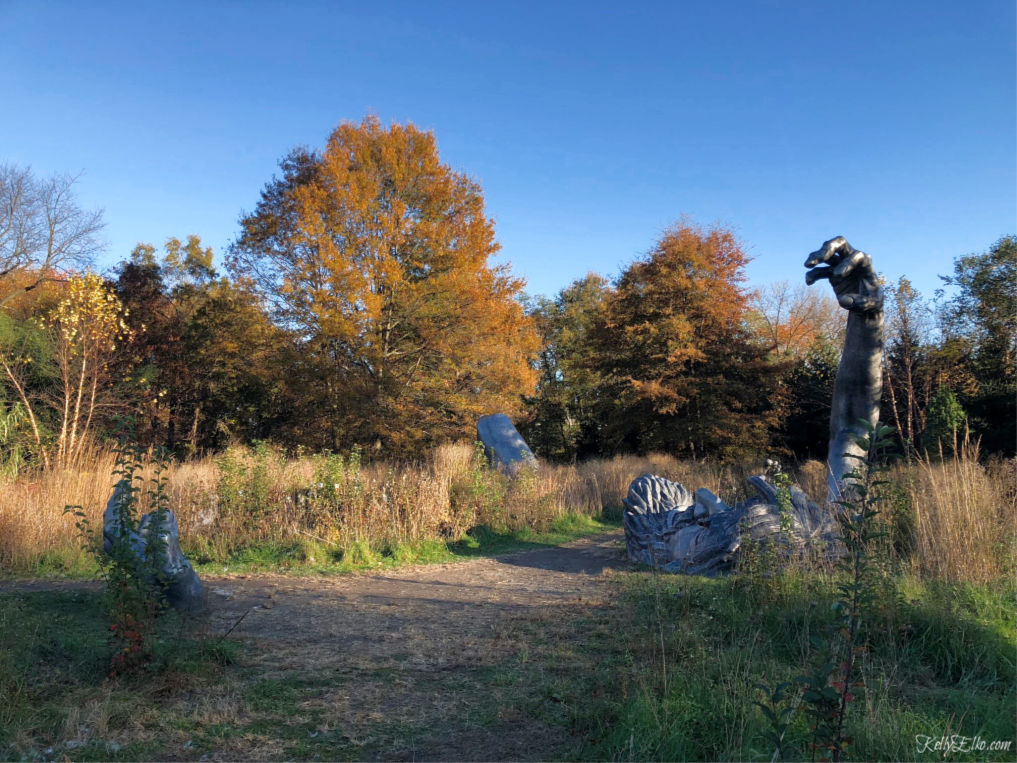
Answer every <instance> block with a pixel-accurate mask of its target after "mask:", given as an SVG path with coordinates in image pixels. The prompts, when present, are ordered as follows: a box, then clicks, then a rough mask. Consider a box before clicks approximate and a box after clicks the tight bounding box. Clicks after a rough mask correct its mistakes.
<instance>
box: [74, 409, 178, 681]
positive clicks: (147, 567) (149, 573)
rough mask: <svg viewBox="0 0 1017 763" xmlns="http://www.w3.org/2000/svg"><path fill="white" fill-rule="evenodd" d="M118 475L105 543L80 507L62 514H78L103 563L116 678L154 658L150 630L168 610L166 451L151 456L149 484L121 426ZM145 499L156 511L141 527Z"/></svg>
mask: <svg viewBox="0 0 1017 763" xmlns="http://www.w3.org/2000/svg"><path fill="white" fill-rule="evenodd" d="M115 452H116V456H117V460H116V466H115V468H114V471H113V476H115V477H117V481H116V485H115V487H114V493H113V498H112V517H110V518H109V519H110V521H108V522H106V524H105V526H104V528H103V533H102V537H103V541H102V542H97V540H96V533H95V532H93V529H92V527H91V523H90V522H89V521H88V519H87V518H86V516H85V514H84V511H83V510H82V508H81V507H80V506H66V507H65V508H64V513H69V514H72V515H73V516H75V517H76V518H77V521H76V523H75V525H76V527H77V529H78V534H79V537H80V539H81V544H82V547H83V548H84V549H85V550H86V551H87V552H89V553H90V554H92V555H93V556H94V557H95V559H96V561H97V562H98V564H99V567H100V569H101V571H102V575H103V578H104V579H105V582H106V599H107V604H108V607H109V613H110V626H109V633H110V644H111V646H112V648H113V655H112V657H111V658H110V670H109V675H110V677H111V678H116V677H119V676H121V675H126V674H131V673H135V672H137V671H138V670H140V669H141V668H143V667H144V666H145V665H147V664H148V663H149V662H150V661H151V659H152V656H153V654H152V643H153V642H152V639H151V635H152V629H153V626H154V624H155V621H156V618H157V617H158V616H159V615H160V614H161V613H162V612H163V611H164V609H165V600H164V595H163V591H164V586H165V583H166V581H165V580H164V579H163V573H162V567H163V565H162V561H163V559H164V556H165V553H166V542H165V540H164V539H163V535H162V533H161V532H160V529H161V528H162V527H163V526H164V523H165V522H166V519H167V514H168V512H169V496H168V495H167V492H166V482H167V479H166V470H167V467H168V460H169V459H168V454H167V452H166V451H165V450H164V449H157V450H155V451H154V452H153V454H152V456H151V463H152V468H153V474H152V477H151V478H150V479H149V481H148V484H147V486H146V485H145V482H144V478H143V476H142V470H143V468H144V466H145V461H146V459H145V453H144V452H143V451H142V449H141V448H140V446H138V444H137V443H136V442H135V441H134V440H133V438H131V437H130V434H129V426H128V425H123V426H122V427H121V433H120V436H119V438H118V444H117V448H116V451H115ZM143 497H144V498H147V501H148V504H149V506H150V507H151V508H152V511H151V513H150V515H149V518H148V520H147V521H146V522H145V523H144V524H145V526H142V523H141V521H140V516H139V515H140V505H141V502H142V498H143Z"/></svg>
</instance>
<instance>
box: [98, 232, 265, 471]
mask: <svg viewBox="0 0 1017 763" xmlns="http://www.w3.org/2000/svg"><path fill="white" fill-rule="evenodd" d="M212 261H213V253H212V250H211V249H210V248H208V247H205V246H204V245H203V244H202V243H201V240H200V238H199V237H197V236H194V235H192V236H188V237H187V239H186V241H183V242H182V241H181V240H180V239H177V238H170V239H168V240H167V241H166V243H165V245H164V247H163V252H162V254H161V256H160V255H158V254H157V252H156V249H155V247H153V246H152V245H150V244H139V245H138V246H137V247H135V249H134V251H133V252H132V253H131V256H130V258H129V259H127V260H125V261H123V262H121V263H120V264H119V266H118V269H117V270H118V277H117V282H116V289H117V293H118V295H119V296H120V298H121V299H122V300H123V301H124V302H125V304H126V305H127V306H128V307H129V309H130V312H129V317H128V321H129V323H130V325H131V326H132V327H133V329H134V335H133V340H132V342H131V343H130V359H129V364H130V365H129V367H127V368H125V371H124V376H125V377H126V378H127V380H128V382H129V383H128V384H125V385H124V386H125V395H126V396H128V397H129V398H130V399H131V400H132V401H133V404H134V406H135V408H136V409H137V410H138V411H139V413H143V415H141V416H139V420H138V424H137V426H138V431H137V436H138V437H139V439H140V440H141V441H142V442H143V443H145V444H149V445H153V444H159V445H164V446H166V447H167V448H169V449H170V450H171V451H174V452H177V453H180V454H181V455H187V454H193V453H195V452H197V451H199V450H206V449H216V448H219V447H222V446H223V445H225V444H227V443H228V442H229V441H230V440H231V439H238V440H241V441H244V440H250V439H253V438H264V437H266V436H267V435H268V434H269V433H270V430H271V425H272V423H273V420H274V416H275V414H276V413H277V409H276V407H275V405H274V403H275V402H276V399H277V395H276V392H277V389H276V384H277V381H278V379H279V378H280V376H281V373H282V365H283V361H282V356H281V347H282V344H283V338H282V334H281V332H279V330H278V329H276V328H275V327H274V326H273V325H272V324H271V322H270V321H269V319H268V316H267V315H266V314H265V312H264V310H263V309H262V306H261V304H260V300H259V299H258V297H257V296H256V295H255V294H254V293H253V292H252V290H251V289H249V288H246V285H245V283H244V282H243V281H237V282H231V281H229V280H227V279H225V278H222V277H220V276H219V274H218V273H217V271H216V269H215V267H214V266H213V262H212Z"/></svg>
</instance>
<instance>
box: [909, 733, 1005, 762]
mask: <svg viewBox="0 0 1017 763" xmlns="http://www.w3.org/2000/svg"><path fill="white" fill-rule="evenodd" d="M915 748H916V749H915V751H916V752H917V753H919V754H921V753H928V752H938V753H940V754H941V755H942V756H943V757H947V756H949V755H953V754H956V753H964V752H1009V751H1010V750H1012V749H1013V740H1012V739H983V738H982V737H980V736H978V735H977V734H976V735H975V736H971V737H969V736H964V735H963V734H949V735H947V734H943V735H942V736H928V735H926V734H915Z"/></svg>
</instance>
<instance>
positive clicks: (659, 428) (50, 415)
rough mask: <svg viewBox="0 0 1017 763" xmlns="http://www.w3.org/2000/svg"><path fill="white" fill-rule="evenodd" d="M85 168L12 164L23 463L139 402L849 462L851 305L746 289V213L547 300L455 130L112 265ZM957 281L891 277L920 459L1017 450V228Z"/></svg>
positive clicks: (599, 445) (665, 238) (388, 144)
mask: <svg viewBox="0 0 1017 763" xmlns="http://www.w3.org/2000/svg"><path fill="white" fill-rule="evenodd" d="M73 185H74V178H71V177H54V178H51V179H46V180H43V179H39V178H37V177H35V176H34V175H33V174H32V173H31V171H29V170H27V169H23V168H18V167H14V166H10V165H4V166H2V167H0V375H2V378H0V468H2V469H4V470H6V471H7V472H8V473H10V472H14V471H17V470H19V469H22V468H25V467H30V466H33V465H38V466H41V467H49V466H56V465H66V464H72V463H74V462H75V461H76V460H77V459H80V458H81V457H82V455H83V454H84V453H85V452H86V451H87V449H88V448H90V447H92V445H93V444H95V443H96V442H101V441H103V440H104V439H106V438H108V437H110V436H111V432H112V428H113V421H114V419H115V418H116V417H118V416H122V415H125V414H126V415H129V416H131V417H132V418H133V420H134V422H135V428H136V434H137V436H138V438H139V439H140V441H141V442H142V444H144V445H151V446H154V445H161V446H165V447H167V448H168V449H170V450H171V451H172V452H174V453H176V454H177V455H179V456H182V457H186V456H189V455H195V454H199V453H204V452H209V451H216V450H220V449H222V448H224V447H226V446H227V445H229V444H231V443H250V442H253V441H258V440H271V441H274V442H277V443H279V444H281V445H283V446H286V447H288V448H291V449H294V450H297V449H308V450H314V451H320V450H331V451H343V450H347V449H351V448H360V449H362V450H363V451H364V452H365V453H366V454H367V455H368V456H370V454H371V453H374V452H378V453H384V454H385V455H386V456H393V455H395V456H400V457H413V456H415V455H416V454H418V453H420V452H421V450H422V449H424V448H426V447H428V446H430V445H433V444H436V443H440V442H443V441H447V440H453V439H463V438H471V437H473V433H474V429H473V427H474V425H475V422H476V419H477V417H478V416H480V415H483V414H485V413H491V412H495V411H501V412H505V413H508V414H509V415H510V416H512V417H513V418H514V419H515V420H516V421H517V422H518V425H519V428H520V429H521V431H522V432H523V434H524V436H525V437H526V438H527V440H528V441H529V442H530V444H531V446H532V447H533V448H534V449H535V450H536V451H537V452H538V454H539V455H542V456H543V457H545V458H548V459H552V460H558V461H569V460H575V459H582V458H586V457H590V456H604V455H612V454H617V453H623V452H646V451H650V450H663V451H668V452H671V453H673V454H675V455H678V456H689V457H708V456H709V457H719V458H724V459H736V458H742V457H745V456H749V455H759V454H760V453H762V452H764V451H766V452H778V453H784V454H786V455H789V456H794V457H798V458H806V457H819V458H822V457H823V456H824V455H825V449H826V441H827V421H828V416H829V404H830V397H831V394H832V386H833V379H834V375H835V373H836V367H837V363H838V361H839V352H840V345H841V337H840V336H839V334H840V332H841V331H842V326H843V316H842V315H841V312H840V310H839V308H838V307H837V305H836V302H835V301H834V300H832V299H831V298H830V297H829V296H828V295H826V294H824V293H823V292H822V291H821V290H819V289H811V290H810V289H806V288H805V287H804V285H801V286H796V287H795V286H791V285H789V284H786V283H781V284H772V285H769V286H767V287H764V288H758V289H752V288H750V287H749V286H748V285H747V284H746V280H745V272H744V271H745V266H746V264H747V262H748V257H747V255H746V253H745V250H744V247H743V245H742V244H741V243H740V242H739V241H738V240H737V239H736V237H735V236H734V235H733V234H732V233H731V231H730V230H727V229H725V228H724V227H722V226H716V225H715V226H700V225H697V224H696V223H695V222H693V221H691V220H688V219H685V218H683V219H680V220H679V221H678V222H676V223H675V224H674V225H673V226H672V227H671V228H669V229H668V230H667V231H665V232H664V234H663V235H662V236H661V237H660V238H659V240H658V241H657V242H656V243H655V244H654V245H653V246H652V248H650V250H649V251H648V253H647V254H646V255H644V256H643V257H640V258H637V259H636V260H634V261H633V262H631V263H630V264H629V265H628V266H627V267H626V268H624V270H623V271H622V272H621V274H620V275H618V277H617V278H615V279H614V280H613V281H608V280H607V279H605V278H603V277H601V276H598V275H594V274H589V275H587V276H585V277H583V278H581V279H579V280H577V281H575V282H574V283H572V284H570V285H568V286H567V287H565V288H564V289H562V290H561V291H560V292H559V293H558V294H557V295H555V296H554V297H535V298H534V297H527V296H526V295H525V294H524V292H523V287H524V284H523V282H522V281H521V280H520V279H518V278H516V277H515V276H513V275H512V273H511V272H510V271H509V270H508V268H507V267H505V266H501V265H496V264H494V262H493V261H492V258H493V256H494V255H495V254H496V252H497V251H498V244H497V242H496V240H495V235H494V225H493V223H492V221H491V220H490V219H489V218H488V217H487V215H486V211H485V208H484V199H483V193H482V190H481V188H480V186H479V185H478V184H477V183H476V182H475V181H474V180H472V179H471V178H469V177H468V176H467V175H465V174H462V173H459V172H456V171H454V170H452V169H451V168H450V167H448V166H447V165H445V164H443V163H442V162H441V160H440V158H439V155H438V150H437V145H436V142H435V138H434V136H433V134H431V133H429V132H424V131H421V130H418V129H416V128H415V127H413V126H412V125H399V124H393V125H391V126H389V127H385V126H383V125H381V124H380V122H379V121H378V120H377V119H374V118H367V119H365V120H363V121H362V122H361V123H359V124H354V123H343V124H341V125H339V127H337V128H336V130H335V131H334V132H333V133H332V134H331V136H330V137H329V140H328V142H327V144H326V145H325V147H324V148H323V149H321V150H320V151H313V150H309V149H296V150H294V151H292V152H291V153H289V154H288V155H287V156H285V157H284V158H283V160H282V161H281V162H280V174H279V175H278V176H277V177H273V178H272V179H271V180H270V181H269V182H268V183H267V184H266V185H265V187H264V189H263V190H262V192H261V197H260V200H259V201H258V203H257V204H256V206H255V208H254V210H253V211H252V212H249V213H244V214H242V215H241V218H240V226H239V227H240V230H239V234H238V236H237V238H236V239H235V241H234V242H233V243H232V244H231V245H230V247H229V248H228V250H227V251H226V252H225V270H224V271H223V272H220V271H219V270H218V269H217V268H216V267H215V265H214V264H213V252H212V250H211V249H210V248H208V247H207V246H205V245H204V244H203V243H202V242H201V240H200V239H199V238H198V237H196V236H187V237H185V238H184V239H177V238H172V239H170V240H168V241H167V242H165V243H164V245H163V246H162V248H161V249H157V248H156V247H154V246H152V245H150V244H139V245H138V246H137V247H135V249H134V250H133V251H132V252H130V253H129V254H128V255H127V256H125V258H124V259H123V260H122V261H120V262H119V263H118V264H117V265H116V266H115V267H114V268H112V270H111V271H110V272H108V273H106V274H105V275H104V276H99V275H97V274H95V273H94V272H92V271H91V270H90V269H89V267H90V263H91V262H92V261H93V258H94V255H95V254H96V252H97V251H99V249H100V246H99V243H98V242H99V236H100V234H101V229H102V220H101V215H99V214H98V213H95V212H89V211H86V210H83V209H81V208H80V207H79V206H78V205H77V203H76V201H75V200H74V197H73ZM944 280H945V282H946V284H947V285H950V286H952V287H954V290H955V293H954V295H953V296H952V297H950V298H949V299H947V298H946V297H945V296H943V295H937V297H936V298H935V299H934V300H927V299H925V298H924V297H923V296H922V295H920V294H918V293H917V292H916V291H915V290H914V289H913V287H912V286H911V284H910V283H909V282H908V281H907V280H906V279H901V280H900V282H898V283H897V284H891V285H888V287H887V290H888V293H889V298H888V310H887V351H886V359H885V374H886V383H885V384H884V398H885V399H884V409H883V410H884V414H883V415H884V418H888V419H890V420H891V422H892V423H894V424H895V425H896V426H897V427H898V429H899V431H900V435H901V437H902V439H903V440H904V442H905V443H906V444H907V445H908V446H909V447H911V448H914V449H936V448H939V447H941V443H943V444H945V447H947V448H949V444H950V442H952V432H953V431H955V430H956V429H957V428H958V427H964V426H970V427H971V429H972V431H973V432H974V434H975V435H976V436H980V437H981V438H982V442H983V448H984V449H986V450H989V451H992V452H999V453H1002V454H1005V455H1012V454H1013V452H1014V445H1015V440H1017V437H1015V434H1014V425H1015V419H1017V414H1015V411H1014V400H1015V397H1017V384H1015V373H1014V353H1015V336H1017V317H1015V316H1017V305H1015V301H1017V297H1015V294H1017V238H1015V237H1014V236H1005V237H1003V238H1002V239H1000V240H999V241H997V242H996V243H995V244H994V245H992V247H991V248H990V249H989V250H988V251H987V252H986V253H983V254H971V255H964V256H960V257H958V258H957V259H956V261H955V263H954V272H953V273H952V274H950V275H949V276H946V277H945V278H944Z"/></svg>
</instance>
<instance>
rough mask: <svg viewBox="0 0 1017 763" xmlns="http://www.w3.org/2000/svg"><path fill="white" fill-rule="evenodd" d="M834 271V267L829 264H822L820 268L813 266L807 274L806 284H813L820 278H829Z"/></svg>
mask: <svg viewBox="0 0 1017 763" xmlns="http://www.w3.org/2000/svg"><path fill="white" fill-rule="evenodd" d="M831 273H833V268H831V267H830V266H829V265H821V266H819V267H818V268H813V269H812V270H810V271H808V272H807V273H806V274H805V284H806V286H812V284H814V283H815V282H816V281H818V280H819V279H820V278H829V277H830V274H831Z"/></svg>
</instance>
